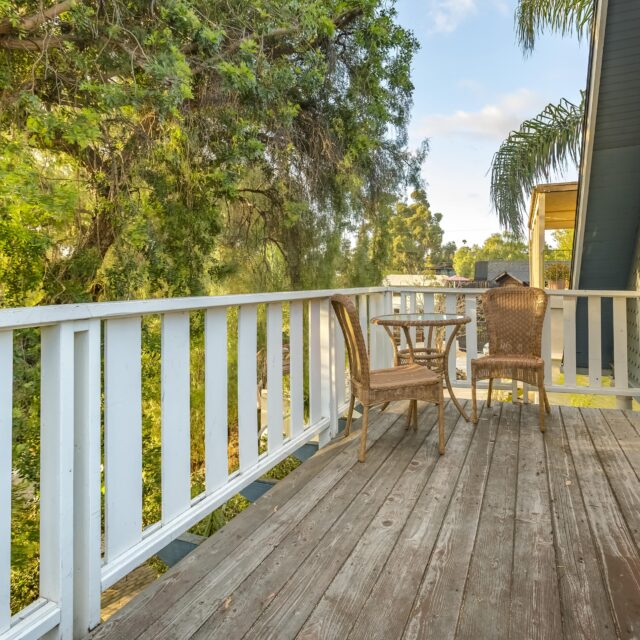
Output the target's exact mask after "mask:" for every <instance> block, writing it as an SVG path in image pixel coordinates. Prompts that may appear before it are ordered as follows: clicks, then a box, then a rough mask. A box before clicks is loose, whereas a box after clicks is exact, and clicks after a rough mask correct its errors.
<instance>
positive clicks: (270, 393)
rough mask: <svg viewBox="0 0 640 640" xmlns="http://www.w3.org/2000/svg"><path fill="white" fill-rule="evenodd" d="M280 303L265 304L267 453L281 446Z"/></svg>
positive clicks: (282, 423)
mask: <svg viewBox="0 0 640 640" xmlns="http://www.w3.org/2000/svg"><path fill="white" fill-rule="evenodd" d="M282 405H283V399H282V304H280V303H279V302H273V303H271V304H270V305H267V424H268V427H269V430H268V441H269V453H270V454H271V453H275V452H276V451H277V450H278V449H280V447H282V432H283V430H284V428H283V425H284V417H283V416H284V411H283V406H282Z"/></svg>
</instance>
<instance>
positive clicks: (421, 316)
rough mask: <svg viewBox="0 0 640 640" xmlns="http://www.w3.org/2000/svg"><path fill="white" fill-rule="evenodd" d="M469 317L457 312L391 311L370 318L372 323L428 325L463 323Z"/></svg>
mask: <svg viewBox="0 0 640 640" xmlns="http://www.w3.org/2000/svg"><path fill="white" fill-rule="evenodd" d="M470 320H471V318H469V317H468V316H464V315H459V314H457V313H393V314H389V315H384V316H376V317H375V318H372V319H371V322H373V323H374V324H394V325H411V324H416V325H429V324H465V323H467V322H470Z"/></svg>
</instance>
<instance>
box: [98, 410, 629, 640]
mask: <svg viewBox="0 0 640 640" xmlns="http://www.w3.org/2000/svg"><path fill="white" fill-rule="evenodd" d="M405 407H406V404H405V403H396V404H395V405H392V406H390V407H389V408H388V409H387V410H386V411H385V412H384V413H379V412H375V413H373V414H372V421H371V426H370V428H369V432H370V439H369V452H368V456H367V461H366V463H365V464H358V463H357V462H356V445H357V438H358V436H359V433H357V432H356V433H354V434H352V435H351V437H350V438H349V439H347V440H341V441H339V442H336V443H334V444H332V445H331V446H329V447H327V448H326V449H323V450H322V451H321V452H319V453H318V454H317V455H315V456H314V457H313V458H312V459H311V460H309V461H308V462H306V463H305V464H304V465H302V466H301V467H299V468H298V469H297V470H296V471H294V472H293V473H292V474H291V475H289V476H288V477H287V478H286V479H285V480H283V481H281V482H279V483H278V484H277V485H276V487H274V488H273V489H272V490H271V491H269V492H268V493H267V494H266V495H265V496H263V497H262V498H260V499H259V500H258V501H257V502H256V503H255V504H253V505H252V506H251V507H249V508H248V509H247V510H246V511H244V512H243V513H242V514H240V515H239V516H238V517H237V518H235V519H234V520H233V521H232V522H230V523H229V524H228V525H227V526H225V527H224V528H223V529H222V530H221V531H219V532H218V533H216V534H215V535H214V536H213V537H212V538H210V539H209V540H208V541H206V542H204V543H203V544H202V545H201V546H200V548H198V549H197V550H196V551H194V552H193V553H192V554H191V555H190V556H188V557H187V558H186V559H185V560H184V561H182V562H181V563H180V564H179V565H177V566H176V567H174V568H173V569H172V570H170V571H169V572H168V573H167V574H165V575H164V576H163V577H162V578H161V579H160V580H158V581H156V582H155V583H154V584H152V585H151V586H150V587H149V588H148V589H147V590H146V591H145V592H143V593H142V594H140V595H139V596H138V597H137V598H136V599H135V600H133V601H132V602H131V603H129V604H128V605H126V606H125V607H124V608H123V609H122V610H121V611H119V612H118V613H117V614H116V615H114V616H113V617H112V618H111V619H110V620H109V621H108V622H106V623H105V624H104V625H102V626H101V627H99V628H98V629H97V630H96V631H94V633H93V634H92V636H91V637H92V638H94V639H95V640H98V639H100V640H107V639H109V640H113V639H116V638H117V639H119V640H125V639H126V640H135V639H138V638H145V639H149V640H150V639H153V640H156V639H160V638H173V639H180V640H182V639H184V640H186V639H188V638H197V639H199V640H201V639H204V638H210V639H214V638H221V639H224V640H231V639H234V638H256V639H258V638H259V639H260V640H264V639H266V638H273V639H274V640H285V639H287V638H294V637H297V638H327V639H334V638H335V639H338V638H340V639H343V638H345V639H346V638H350V639H356V638H357V639H360V640H364V639H366V640H371V639H374V638H378V639H380V640H383V639H384V640H391V639H393V638H437V639H439V640H440V639H443V638H469V639H473V640H478V639H485V638H487V639H489V638H490V639H492V640H493V639H497V638H518V639H520V638H522V639H528V638H549V639H552V640H557V639H559V638H588V639H598V640H606V639H608V638H618V637H619V638H640V554H639V553H638V549H639V546H640V483H639V479H638V476H639V474H640V415H636V414H626V413H623V412H620V411H600V410H597V409H583V410H578V409H576V408H566V407H562V408H559V407H552V414H551V416H549V417H548V422H547V432H546V434H544V436H543V435H542V434H541V433H540V431H539V430H538V422H537V420H538V417H537V407H536V406H531V405H524V406H522V407H520V406H518V405H511V404H500V403H496V404H495V405H494V406H492V407H491V408H486V407H483V411H482V414H481V419H480V423H479V424H478V426H477V428H474V427H473V426H472V425H471V424H467V423H465V422H464V420H462V419H459V418H458V416H457V414H456V412H455V408H454V407H453V406H452V405H451V404H450V403H449V405H448V406H447V412H446V416H447V438H448V441H447V452H446V454H445V455H444V456H443V457H440V456H439V455H438V451H437V428H434V425H435V422H436V411H435V409H434V407H430V406H427V405H424V406H422V407H421V413H420V421H419V429H418V432H417V433H414V432H412V431H405V428H404V425H405V421H406V420H405V417H404V413H403V412H404V410H405ZM357 426H358V424H357V423H354V427H356V428H357Z"/></svg>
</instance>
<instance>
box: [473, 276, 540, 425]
mask: <svg viewBox="0 0 640 640" xmlns="http://www.w3.org/2000/svg"><path fill="white" fill-rule="evenodd" d="M482 307H483V310H484V314H485V318H486V322H487V331H488V334H489V355H488V356H485V357H483V358H478V359H477V360H472V361H471V393H472V401H473V418H472V420H473V423H474V424H477V423H478V412H477V408H476V383H477V382H478V380H487V379H488V380H489V393H488V396H487V406H488V407H489V406H491V391H492V387H493V380H494V379H495V378H509V379H511V380H519V381H520V382H524V383H526V384H530V385H532V386H535V387H538V391H539V393H540V431H544V411H545V409H546V410H547V413H548V412H549V411H550V409H549V400H548V399H547V393H546V391H545V389H544V360H543V359H542V357H541V353H542V324H543V322H544V315H545V312H546V309H547V294H546V293H545V292H544V291H543V290H542V289H536V288H534V287H502V288H499V289H490V290H489V291H486V292H485V293H484V294H483V296H482Z"/></svg>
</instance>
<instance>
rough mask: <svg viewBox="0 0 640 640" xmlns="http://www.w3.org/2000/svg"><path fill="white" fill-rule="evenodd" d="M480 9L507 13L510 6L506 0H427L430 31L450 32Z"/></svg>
mask: <svg viewBox="0 0 640 640" xmlns="http://www.w3.org/2000/svg"><path fill="white" fill-rule="evenodd" d="M478 5H481V6H482V10H483V11H486V10H490V9H493V10H495V11H497V12H498V13H500V14H502V15H507V14H508V13H510V11H511V7H510V5H509V3H508V2H507V0H429V17H430V19H431V21H432V25H431V32H432V33H451V32H452V31H455V30H456V29H457V28H458V27H459V26H460V24H462V22H464V21H465V20H466V19H467V18H468V17H470V16H471V15H473V14H475V13H477V12H478Z"/></svg>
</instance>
